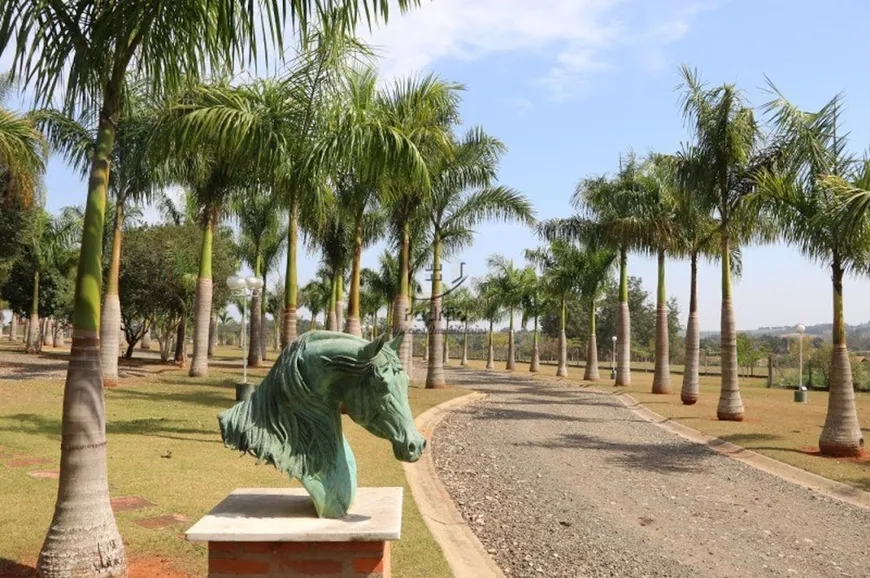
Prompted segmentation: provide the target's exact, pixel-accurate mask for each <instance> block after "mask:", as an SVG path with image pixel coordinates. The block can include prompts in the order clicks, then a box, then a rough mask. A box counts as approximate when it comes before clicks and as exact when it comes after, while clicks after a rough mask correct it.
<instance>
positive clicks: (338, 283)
mask: <svg viewBox="0 0 870 578" xmlns="http://www.w3.org/2000/svg"><path fill="white" fill-rule="evenodd" d="M343 325H344V273H341V274H339V276H338V277H337V278H336V280H335V330H336V331H341V327H342V326H343Z"/></svg>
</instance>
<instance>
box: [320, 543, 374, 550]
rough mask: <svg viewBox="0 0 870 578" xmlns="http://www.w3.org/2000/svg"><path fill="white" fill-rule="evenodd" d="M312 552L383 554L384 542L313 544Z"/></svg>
mask: <svg viewBox="0 0 870 578" xmlns="http://www.w3.org/2000/svg"><path fill="white" fill-rule="evenodd" d="M311 546H312V549H314V550H343V551H345V552H383V551H384V542H313V543H312V544H311Z"/></svg>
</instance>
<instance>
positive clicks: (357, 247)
mask: <svg viewBox="0 0 870 578" xmlns="http://www.w3.org/2000/svg"><path fill="white" fill-rule="evenodd" d="M356 217H357V219H356V224H355V232H354V237H353V262H352V264H351V268H350V296H349V299H348V304H347V323H346V324H345V326H344V331H345V332H346V333H350V334H351V335H358V336H362V327H360V321H359V320H360V308H359V286H360V269H361V260H362V234H363V230H362V227H363V211H360V212H359V213H358V214H357V215H356Z"/></svg>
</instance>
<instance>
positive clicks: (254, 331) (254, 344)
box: [248, 291, 263, 367]
mask: <svg viewBox="0 0 870 578" xmlns="http://www.w3.org/2000/svg"><path fill="white" fill-rule="evenodd" d="M262 298H263V293H262V292H261V291H257V292H255V293H254V295H253V296H252V297H251V320H250V328H251V329H250V342H249V344H248V367H260V365H262V363H263V362H262V361H261V359H262V355H261V352H260V324H261V323H262V322H263V317H262V315H263V313H262V308H261V305H260V303H261V300H262Z"/></svg>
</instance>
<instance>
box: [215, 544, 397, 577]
mask: <svg viewBox="0 0 870 578" xmlns="http://www.w3.org/2000/svg"><path fill="white" fill-rule="evenodd" d="M208 576H209V578H239V577H241V576H246V577H247V576H250V577H257V578H267V577H275V578H277V577H279V576H280V577H281V578H285V577H286V578H297V577H299V578H301V577H303V576H317V577H318V578H391V576H392V575H391V572H390V543H389V542H209V544H208Z"/></svg>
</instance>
